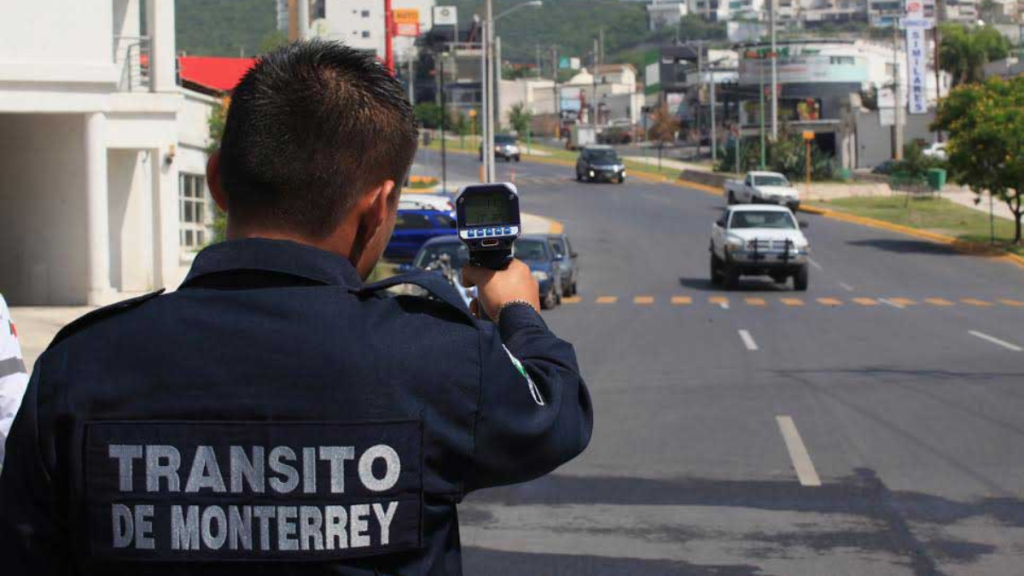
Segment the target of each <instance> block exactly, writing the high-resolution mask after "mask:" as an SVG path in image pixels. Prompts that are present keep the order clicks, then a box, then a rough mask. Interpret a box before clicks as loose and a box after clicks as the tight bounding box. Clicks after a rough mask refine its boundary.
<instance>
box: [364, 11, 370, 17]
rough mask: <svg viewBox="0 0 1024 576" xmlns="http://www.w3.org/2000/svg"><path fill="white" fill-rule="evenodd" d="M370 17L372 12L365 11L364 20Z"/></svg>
mask: <svg viewBox="0 0 1024 576" xmlns="http://www.w3.org/2000/svg"><path fill="white" fill-rule="evenodd" d="M369 17H370V11H369V10H363V18H369Z"/></svg>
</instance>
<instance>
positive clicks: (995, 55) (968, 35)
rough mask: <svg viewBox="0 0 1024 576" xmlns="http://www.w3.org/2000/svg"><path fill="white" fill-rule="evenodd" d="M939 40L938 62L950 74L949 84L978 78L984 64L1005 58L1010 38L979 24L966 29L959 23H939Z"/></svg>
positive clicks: (981, 73)
mask: <svg viewBox="0 0 1024 576" xmlns="http://www.w3.org/2000/svg"><path fill="white" fill-rule="evenodd" d="M939 30H940V32H941V34H942V43H941V45H940V47H939V65H940V66H941V67H942V69H943V70H945V71H946V72H949V73H950V74H951V75H952V76H953V85H954V86H957V85H960V84H968V83H971V82H980V81H981V79H982V77H983V76H984V72H985V64H988V63H989V62H991V61H993V60H999V59H1001V58H1006V56H1007V55H1008V54H1009V53H1010V41H1009V40H1007V39H1006V38H1005V37H1004V36H1003V35H1002V34H1000V33H999V31H998V30H996V29H995V28H991V27H987V26H982V27H979V28H974V29H970V28H967V27H966V26H963V25H960V24H942V25H941V26H940V27H939Z"/></svg>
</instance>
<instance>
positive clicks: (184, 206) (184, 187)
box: [178, 173, 213, 250]
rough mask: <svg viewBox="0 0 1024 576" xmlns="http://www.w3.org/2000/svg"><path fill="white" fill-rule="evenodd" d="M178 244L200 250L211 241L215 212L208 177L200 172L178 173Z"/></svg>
mask: <svg viewBox="0 0 1024 576" xmlns="http://www.w3.org/2000/svg"><path fill="white" fill-rule="evenodd" d="M178 222H179V232H178V244H179V245H180V246H181V247H182V248H187V249H190V250H198V249H199V248H202V247H203V246H205V245H206V243H207V242H209V241H210V226H211V225H212V224H213V213H212V210H211V206H210V195H209V193H207V191H206V178H204V177H203V176H200V175H198V174H185V173H181V174H178Z"/></svg>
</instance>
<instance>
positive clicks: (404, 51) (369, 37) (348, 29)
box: [324, 0, 435, 59]
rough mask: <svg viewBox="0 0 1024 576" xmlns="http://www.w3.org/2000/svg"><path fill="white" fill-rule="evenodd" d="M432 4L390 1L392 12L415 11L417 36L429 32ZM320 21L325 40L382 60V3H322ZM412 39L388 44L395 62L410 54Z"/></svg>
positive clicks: (326, 0) (361, 0)
mask: <svg viewBox="0 0 1024 576" xmlns="http://www.w3.org/2000/svg"><path fill="white" fill-rule="evenodd" d="M434 4H435V2H434V0H393V1H392V3H391V9H392V10H405V9H415V10H418V11H419V18H420V34H426V33H427V32H429V31H430V28H431V23H432V19H431V18H432V17H431V11H432V9H433V7H434ZM324 18H325V19H326V20H327V24H328V26H329V29H330V31H329V32H328V33H327V34H326V37H327V38H329V39H331V40H337V41H339V42H343V43H345V44H347V45H348V46H352V47H354V48H359V49H361V50H367V51H369V52H373V53H374V54H376V55H377V56H378V57H379V58H383V57H384V52H385V33H384V32H385V29H384V2H383V1H382V0H324ZM415 43H416V38H414V37H408V36H396V37H395V38H394V40H393V42H392V46H393V48H394V52H395V58H396V59H405V58H407V57H409V55H410V54H411V53H412V51H413V47H414V46H415Z"/></svg>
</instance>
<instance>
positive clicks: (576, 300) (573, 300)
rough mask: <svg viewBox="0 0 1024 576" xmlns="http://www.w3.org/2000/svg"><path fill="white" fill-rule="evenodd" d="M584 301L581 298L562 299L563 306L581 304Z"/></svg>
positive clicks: (568, 297)
mask: <svg viewBox="0 0 1024 576" xmlns="http://www.w3.org/2000/svg"><path fill="white" fill-rule="evenodd" d="M582 300H583V299H582V298H580V297H579V296H566V297H564V298H562V303H563V304H579V303H580V302H581V301H582Z"/></svg>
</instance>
